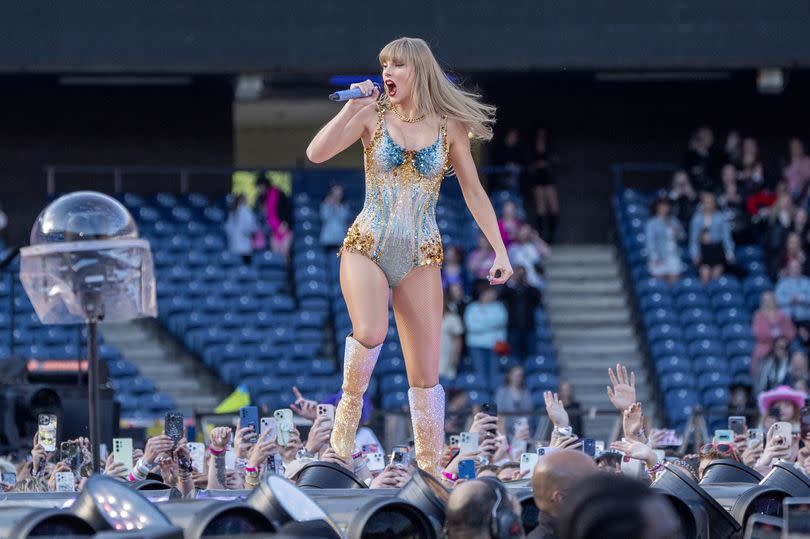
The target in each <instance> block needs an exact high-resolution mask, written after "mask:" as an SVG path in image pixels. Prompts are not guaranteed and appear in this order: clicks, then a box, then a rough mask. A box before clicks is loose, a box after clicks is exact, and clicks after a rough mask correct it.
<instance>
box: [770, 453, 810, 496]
mask: <svg viewBox="0 0 810 539" xmlns="http://www.w3.org/2000/svg"><path fill="white" fill-rule="evenodd" d="M759 484H760V485H763V486H769V487H775V488H781V489H782V490H784V491H786V492H789V493H790V495H791V497H793V498H803V497H807V496H810V479H808V478H807V476H806V475H804V474H803V473H802V472H800V471H799V470H797V469H796V468H795V467H794V466H793V464H791V463H789V462H783V461H779V462H777V463H775V464H774V465H773V466H772V467H771V471H770V472H768V475H766V476H765V478H764V479H763V480H762V481H761V482H760V483H759Z"/></svg>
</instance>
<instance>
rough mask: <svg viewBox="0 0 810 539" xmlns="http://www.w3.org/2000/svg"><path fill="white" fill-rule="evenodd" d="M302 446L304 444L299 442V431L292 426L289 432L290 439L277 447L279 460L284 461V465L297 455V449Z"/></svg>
mask: <svg viewBox="0 0 810 539" xmlns="http://www.w3.org/2000/svg"><path fill="white" fill-rule="evenodd" d="M302 447H304V444H303V443H302V442H301V433H300V432H298V429H297V428H295V427H293V430H292V433H291V434H290V440H289V442H287V445H285V446H282V447H279V453H281V460H282V461H283V462H284V465H285V466H286V465H287V464H289V463H291V462H292V461H294V460H295V459H296V457H298V450H299V449H301V448H302Z"/></svg>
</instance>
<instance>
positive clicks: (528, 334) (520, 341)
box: [501, 257, 540, 359]
mask: <svg viewBox="0 0 810 539" xmlns="http://www.w3.org/2000/svg"><path fill="white" fill-rule="evenodd" d="M510 258H511V257H510ZM512 263H513V264H514V268H515V273H514V275H512V279H510V281H509V282H508V283H507V284H506V286H504V287H503V288H502V290H501V300H502V301H503V303H504V305H505V306H506V311H507V313H509V317H508V323H507V327H508V330H509V336H508V339H509V347H510V348H511V355H512V356H513V357H516V358H520V359H522V358H525V357H527V356H529V355H531V354H534V353H535V351H536V350H537V336H536V335H535V332H536V330H537V325H536V322H535V320H534V312H535V311H536V310H537V308H538V307H539V306H540V291H539V290H538V289H537V288H535V287H534V286H532V285H531V284H530V283H529V280H528V273H527V271H526V268H525V267H523V266H521V265H520V263H519V262H517V261H515V259H512Z"/></svg>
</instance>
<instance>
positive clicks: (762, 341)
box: [751, 290, 796, 372]
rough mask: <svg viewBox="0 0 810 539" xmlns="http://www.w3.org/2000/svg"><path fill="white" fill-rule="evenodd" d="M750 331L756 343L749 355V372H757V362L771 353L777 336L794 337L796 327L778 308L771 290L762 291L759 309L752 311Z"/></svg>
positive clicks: (791, 338) (789, 339) (789, 338)
mask: <svg viewBox="0 0 810 539" xmlns="http://www.w3.org/2000/svg"><path fill="white" fill-rule="evenodd" d="M752 332H753V333H754V338H755V339H756V344H755V346H754V353H753V354H752V355H751V372H757V369H758V368H759V362H760V361H761V360H762V358H763V357H765V356H767V355H768V354H770V353H771V350H772V349H773V343H774V341H775V340H776V339H777V338H778V337H785V338H786V339H787V340H788V341H792V340H793V339H795V338H796V327H795V326H794V325H793V321H792V320H791V319H790V315H788V314H787V313H785V312H784V311H782V310H781V309H780V308H779V306H778V305H777V304H776V296H774V293H773V291H771V290H766V291H765V292H763V293H762V299H761V300H760V304H759V309H757V312H756V313H754V322H753V328H752Z"/></svg>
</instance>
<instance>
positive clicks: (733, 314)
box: [716, 307, 751, 326]
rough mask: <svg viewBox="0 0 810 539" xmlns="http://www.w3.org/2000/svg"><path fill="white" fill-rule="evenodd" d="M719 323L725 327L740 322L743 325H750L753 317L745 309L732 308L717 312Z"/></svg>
mask: <svg viewBox="0 0 810 539" xmlns="http://www.w3.org/2000/svg"><path fill="white" fill-rule="evenodd" d="M716 318H717V323H718V324H720V325H721V326H725V325H727V324H730V323H732V322H739V323H742V324H746V323H747V324H750V323H751V317H750V315H749V314H748V312H746V310H745V309H742V308H738V307H731V308H728V309H718V310H717V311H716Z"/></svg>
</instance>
